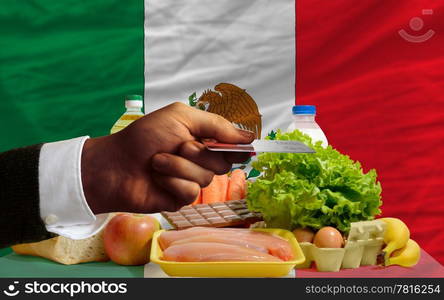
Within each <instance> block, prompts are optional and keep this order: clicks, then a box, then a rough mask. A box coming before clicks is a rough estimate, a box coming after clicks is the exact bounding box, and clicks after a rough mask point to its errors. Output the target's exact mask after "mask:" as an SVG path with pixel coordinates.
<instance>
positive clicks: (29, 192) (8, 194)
mask: <svg viewBox="0 0 444 300" xmlns="http://www.w3.org/2000/svg"><path fill="white" fill-rule="evenodd" d="M41 147H42V145H41V144H40V145H35V146H29V147H24V148H19V149H14V150H10V151H7V152H3V153H0V208H1V218H0V248H3V247H7V246H11V245H15V244H19V243H28V242H37V241H40V240H44V239H48V238H51V237H53V236H55V235H54V234H52V233H49V232H48V231H46V228H45V224H44V223H43V221H42V220H41V218H40V208H39V156H40V149H41Z"/></svg>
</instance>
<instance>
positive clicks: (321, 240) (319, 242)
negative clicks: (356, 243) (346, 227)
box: [313, 226, 344, 248]
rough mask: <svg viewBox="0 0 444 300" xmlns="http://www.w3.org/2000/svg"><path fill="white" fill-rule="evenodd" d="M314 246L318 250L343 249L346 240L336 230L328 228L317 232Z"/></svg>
mask: <svg viewBox="0 0 444 300" xmlns="http://www.w3.org/2000/svg"><path fill="white" fill-rule="evenodd" d="M313 244H315V246H316V247H318V248H341V247H342V245H343V244H344V239H343V238H342V234H341V233H340V232H339V231H338V230H337V229H336V228H333V227H330V226H326V227H323V228H321V229H319V231H318V232H316V234H315V236H314V239H313Z"/></svg>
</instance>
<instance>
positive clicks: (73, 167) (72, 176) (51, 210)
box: [39, 136, 107, 239]
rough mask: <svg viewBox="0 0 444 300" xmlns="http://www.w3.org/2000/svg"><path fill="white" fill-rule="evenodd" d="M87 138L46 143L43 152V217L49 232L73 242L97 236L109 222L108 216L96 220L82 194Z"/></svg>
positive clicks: (41, 196)
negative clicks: (84, 152) (82, 170)
mask: <svg viewBox="0 0 444 300" xmlns="http://www.w3.org/2000/svg"><path fill="white" fill-rule="evenodd" d="M88 138H89V137H88V136H84V137H79V138H75V139H71V140H66V141H60V142H54V143H47V144H44V145H43V146H42V149H41V150H40V160H39V194H40V217H41V218H42V220H43V221H44V222H45V225H46V230H47V231H49V232H53V233H56V234H59V235H62V236H66V237H68V238H71V239H84V238H87V237H89V236H91V235H94V234H95V233H97V232H98V231H99V230H101V229H102V228H103V226H104V225H105V223H106V222H105V221H106V217H107V214H104V215H100V216H98V217H97V218H96V216H94V214H93V213H92V211H91V209H90V208H89V206H88V203H87V202H86V199H85V195H84V193H83V186H82V176H81V157H82V149H83V144H84V143H85V141H86V140H87V139H88Z"/></svg>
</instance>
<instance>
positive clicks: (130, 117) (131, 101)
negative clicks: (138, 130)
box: [111, 95, 144, 134]
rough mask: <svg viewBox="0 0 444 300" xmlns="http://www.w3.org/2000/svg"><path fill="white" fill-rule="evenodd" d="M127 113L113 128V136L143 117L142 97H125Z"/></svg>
mask: <svg viewBox="0 0 444 300" xmlns="http://www.w3.org/2000/svg"><path fill="white" fill-rule="evenodd" d="M125 107H126V112H125V113H124V114H123V115H122V116H121V117H120V118H119V119H118V120H117V122H116V123H115V124H114V126H113V127H112V128H111V134H113V133H116V132H118V131H120V130H122V129H123V128H125V127H126V126H128V125H129V124H131V123H132V122H134V121H135V120H137V119H140V118H141V117H143V116H144V115H143V112H142V107H143V100H142V96H140V95H127V96H125Z"/></svg>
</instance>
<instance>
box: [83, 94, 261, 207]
mask: <svg viewBox="0 0 444 300" xmlns="http://www.w3.org/2000/svg"><path fill="white" fill-rule="evenodd" d="M254 137H255V136H254V133H252V132H249V131H243V130H239V129H236V128H235V127H234V126H233V125H232V124H231V123H230V122H229V121H227V120H226V119H224V118H223V117H221V116H218V115H216V114H212V113H208V112H204V111H201V110H198V109H195V108H192V107H189V106H187V105H185V104H181V103H173V104H171V105H168V106H166V107H164V108H162V109H159V110H157V111H155V112H153V113H151V114H148V115H146V116H145V117H143V118H141V119H139V120H137V121H135V122H134V123H132V124H130V125H129V126H128V127H127V128H125V129H124V130H122V131H120V132H118V133H115V134H113V135H109V136H105V137H100V138H92V139H88V140H87V141H86V143H85V145H84V147H83V152H82V165H81V170H82V183H83V190H84V193H85V197H86V200H87V202H88V204H89V206H90V208H91V210H92V211H93V212H94V213H95V214H97V213H102V212H111V211H128V212H132V211H134V212H159V211H162V210H170V211H172V210H177V209H179V208H180V207H182V206H183V205H186V204H190V203H191V202H193V201H194V200H195V198H196V196H197V195H198V192H199V188H200V187H205V186H207V185H208V184H209V183H210V182H211V180H212V178H213V175H214V174H224V173H226V172H228V171H229V170H230V168H231V166H232V164H233V163H236V162H243V161H245V160H247V159H248V155H249V154H246V153H222V152H211V151H208V150H206V148H205V146H204V145H203V144H201V143H200V142H199V139H200V138H213V139H216V140H218V141H220V142H225V143H250V142H252V140H253V139H254Z"/></svg>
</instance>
